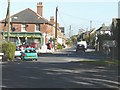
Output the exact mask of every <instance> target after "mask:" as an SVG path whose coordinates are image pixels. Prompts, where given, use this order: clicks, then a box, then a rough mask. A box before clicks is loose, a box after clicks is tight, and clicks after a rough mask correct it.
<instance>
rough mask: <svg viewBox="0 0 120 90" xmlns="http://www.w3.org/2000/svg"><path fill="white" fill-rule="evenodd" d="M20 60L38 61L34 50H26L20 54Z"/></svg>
mask: <svg viewBox="0 0 120 90" xmlns="http://www.w3.org/2000/svg"><path fill="white" fill-rule="evenodd" d="M21 60H36V61H37V60H38V54H37V52H36V49H35V48H26V49H25V50H24V52H22V55H21Z"/></svg>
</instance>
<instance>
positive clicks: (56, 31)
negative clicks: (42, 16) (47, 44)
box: [55, 7, 58, 39]
mask: <svg viewBox="0 0 120 90" xmlns="http://www.w3.org/2000/svg"><path fill="white" fill-rule="evenodd" d="M57 12H58V7H56V11H55V16H56V22H55V39H57Z"/></svg>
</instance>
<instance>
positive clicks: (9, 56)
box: [2, 42, 16, 61]
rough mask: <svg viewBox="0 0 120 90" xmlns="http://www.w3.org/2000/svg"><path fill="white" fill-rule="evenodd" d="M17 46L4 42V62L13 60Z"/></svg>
mask: <svg viewBox="0 0 120 90" xmlns="http://www.w3.org/2000/svg"><path fill="white" fill-rule="evenodd" d="M15 50H16V46H15V44H13V43H11V42H4V43H3V44H2V52H3V53H4V61H7V60H11V61H12V60H13V59H14V54H15Z"/></svg>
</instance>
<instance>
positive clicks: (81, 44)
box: [76, 41, 87, 52]
mask: <svg viewBox="0 0 120 90" xmlns="http://www.w3.org/2000/svg"><path fill="white" fill-rule="evenodd" d="M85 50H87V42H86V41H80V42H77V47H76V52H77V51H84V52H85Z"/></svg>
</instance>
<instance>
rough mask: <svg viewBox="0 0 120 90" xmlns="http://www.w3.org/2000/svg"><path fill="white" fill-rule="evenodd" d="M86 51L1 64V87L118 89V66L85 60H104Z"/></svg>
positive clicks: (43, 55) (70, 49)
mask: <svg viewBox="0 0 120 90" xmlns="http://www.w3.org/2000/svg"><path fill="white" fill-rule="evenodd" d="M93 51H94V50H90V49H89V50H87V51H86V52H84V53H83V52H75V49H74V48H69V49H65V50H62V51H58V52H55V53H53V54H40V55H39V60H38V61H15V62H4V63H3V64H2V87H3V88H118V67H117V66H115V65H104V64H103V65H102V64H98V63H90V62H78V61H88V60H97V61H98V60H104V58H105V57H104V56H101V55H99V54H97V53H94V52H93Z"/></svg>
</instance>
